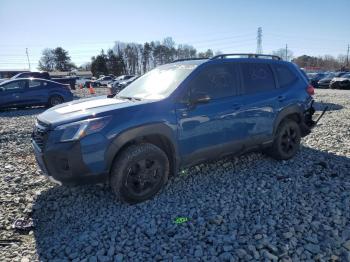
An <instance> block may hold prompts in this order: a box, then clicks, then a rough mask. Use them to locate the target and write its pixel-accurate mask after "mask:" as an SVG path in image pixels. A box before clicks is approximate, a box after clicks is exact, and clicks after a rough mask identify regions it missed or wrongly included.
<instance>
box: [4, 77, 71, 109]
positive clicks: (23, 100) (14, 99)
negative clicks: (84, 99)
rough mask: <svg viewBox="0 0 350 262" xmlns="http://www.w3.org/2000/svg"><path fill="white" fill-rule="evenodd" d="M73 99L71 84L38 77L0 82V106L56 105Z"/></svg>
mask: <svg viewBox="0 0 350 262" xmlns="http://www.w3.org/2000/svg"><path fill="white" fill-rule="evenodd" d="M72 100H73V94H72V92H71V91H70V88H69V85H64V84H61V83H58V82H54V81H50V80H46V79H38V78H18V79H13V80H8V81H5V82H2V83H0V108H10V107H26V106H42V105H43V106H55V105H58V104H61V103H64V102H69V101H72Z"/></svg>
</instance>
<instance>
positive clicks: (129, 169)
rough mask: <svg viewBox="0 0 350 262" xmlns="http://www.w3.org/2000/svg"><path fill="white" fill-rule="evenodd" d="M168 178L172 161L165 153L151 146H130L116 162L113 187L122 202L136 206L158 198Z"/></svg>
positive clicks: (112, 174)
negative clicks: (170, 161)
mask: <svg viewBox="0 0 350 262" xmlns="http://www.w3.org/2000/svg"><path fill="white" fill-rule="evenodd" d="M168 176H169V160H168V157H167V155H166V154H165V153H164V151H163V150H161V149H160V148H159V147H157V146H155V145H153V144H148V143H143V144H137V145H131V146H129V147H128V148H126V149H125V150H124V151H122V152H121V154H120V155H119V156H117V158H116V159H115V161H114V163H113V167H112V171H111V179H110V186H111V188H112V190H113V192H114V193H115V195H116V196H117V197H118V198H119V199H121V200H122V201H124V202H127V203H131V204H135V203H139V202H142V201H145V200H147V199H150V198H152V197H153V196H154V195H156V194H157V193H158V191H160V190H161V188H162V187H163V186H164V185H165V183H166V182H167V180H168Z"/></svg>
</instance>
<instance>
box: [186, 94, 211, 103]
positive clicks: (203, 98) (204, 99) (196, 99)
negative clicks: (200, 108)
mask: <svg viewBox="0 0 350 262" xmlns="http://www.w3.org/2000/svg"><path fill="white" fill-rule="evenodd" d="M209 101H210V97H209V96H208V95H207V94H205V93H195V94H193V95H192V97H191V104H192V105H197V104H206V103H209Z"/></svg>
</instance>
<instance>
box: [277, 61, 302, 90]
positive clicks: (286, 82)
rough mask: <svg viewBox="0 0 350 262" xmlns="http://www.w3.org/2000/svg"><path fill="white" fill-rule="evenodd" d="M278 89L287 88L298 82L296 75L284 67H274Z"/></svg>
mask: <svg viewBox="0 0 350 262" xmlns="http://www.w3.org/2000/svg"><path fill="white" fill-rule="evenodd" d="M274 68H275V71H276V74H277V80H278V85H279V87H281V88H283V87H288V86H290V85H292V84H294V83H295V82H297V81H298V77H297V76H296V74H295V73H294V72H293V71H292V70H290V69H289V68H288V66H285V65H274Z"/></svg>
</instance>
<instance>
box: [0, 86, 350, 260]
mask: <svg viewBox="0 0 350 262" xmlns="http://www.w3.org/2000/svg"><path fill="white" fill-rule="evenodd" d="M84 92H86V90H78V91H77V92H76V95H77V96H79V97H82V96H83V94H84ZM98 92H106V90H105V89H98ZM316 99H317V101H319V102H318V103H317V107H318V108H321V107H322V106H323V105H326V104H327V105H329V106H330V108H331V111H330V112H329V113H327V114H326V115H325V117H324V118H323V119H322V120H321V121H320V124H319V126H318V127H317V128H316V129H314V131H313V133H312V134H311V135H309V136H308V137H306V138H305V139H303V146H302V149H301V151H300V152H299V154H298V155H297V156H296V157H295V158H294V159H292V160H290V161H282V162H278V161H275V160H272V159H270V158H268V157H266V156H264V155H262V154H258V153H253V154H248V155H245V156H241V157H229V158H225V159H221V160H219V161H216V162H210V163H206V164H202V165H198V166H195V167H193V168H190V169H187V170H184V171H183V172H181V174H180V175H179V176H177V177H173V178H171V179H170V181H169V183H168V185H167V187H166V188H165V189H164V190H163V192H162V193H161V194H159V195H157V196H156V197H155V199H153V200H151V201H147V202H145V203H142V204H138V205H133V206H130V205H126V204H121V203H119V202H116V201H115V199H114V197H113V195H112V193H111V192H110V191H109V190H108V187H107V186H105V185H102V186H99V185H96V186H81V187H70V188H67V187H60V186H56V185H54V184H52V183H50V182H49V181H47V180H46V179H45V178H44V177H42V176H41V175H40V173H41V172H40V171H39V170H38V168H37V167H36V163H35V161H34V157H33V154H32V151H31V146H30V133H31V130H32V126H33V124H34V119H35V116H36V115H37V114H38V113H40V112H42V111H43V110H44V109H41V108H37V109H27V110H10V111H7V112H2V113H0V155H1V158H0V188H1V194H0V204H1V205H0V261H23V262H24V261H36V260H41V261H155V260H166V261H168V260H170V261H196V260H197V261H208V260H210V261H238V260H241V261H248V260H256V261H261V260H266V261H301V260H303V261H307V260H308V261H312V260H319V261H329V260H333V261H337V260H339V261H350V91H334V90H317V95H316ZM320 101H322V103H321V102H320ZM178 217H184V218H187V221H186V222H184V223H175V222H174V221H176V219H177V218H178ZM19 218H20V219H24V221H28V223H29V226H31V225H30V221H31V219H32V221H33V223H34V224H33V225H32V227H30V228H29V229H28V230H22V231H19V230H18V229H15V228H13V227H12V225H13V223H14V221H15V220H16V219H19Z"/></svg>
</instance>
